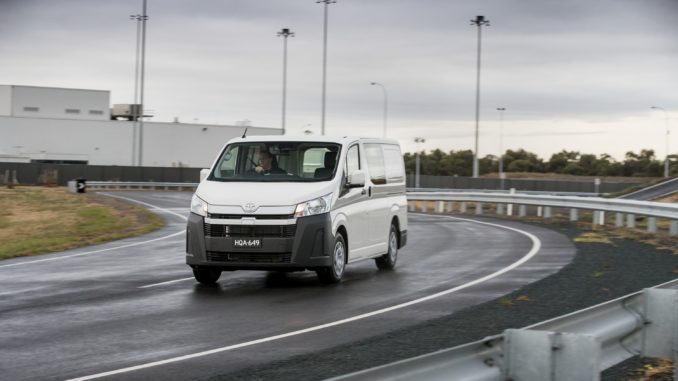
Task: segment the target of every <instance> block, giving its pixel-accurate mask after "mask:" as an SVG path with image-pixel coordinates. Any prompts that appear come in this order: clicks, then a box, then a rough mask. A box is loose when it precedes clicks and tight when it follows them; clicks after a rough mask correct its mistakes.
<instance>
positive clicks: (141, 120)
mask: <svg viewBox="0 0 678 381" xmlns="http://www.w3.org/2000/svg"><path fill="white" fill-rule="evenodd" d="M146 20H148V15H147V14H146V0H143V12H142V13H141V70H140V72H139V78H140V84H139V113H140V114H141V115H139V116H138V117H139V166H143V165H144V108H145V107H144V74H145V71H146Z"/></svg>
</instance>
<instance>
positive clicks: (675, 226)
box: [669, 220, 678, 375]
mask: <svg viewBox="0 0 678 381" xmlns="http://www.w3.org/2000/svg"><path fill="white" fill-rule="evenodd" d="M669 235H670V236H677V235H678V221H676V220H672V221H670V222H669ZM675 374H677V375H678V373H675Z"/></svg>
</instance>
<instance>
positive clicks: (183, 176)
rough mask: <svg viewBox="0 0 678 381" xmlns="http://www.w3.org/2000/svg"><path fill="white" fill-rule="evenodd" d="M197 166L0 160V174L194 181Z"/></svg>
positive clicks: (28, 178)
mask: <svg viewBox="0 0 678 381" xmlns="http://www.w3.org/2000/svg"><path fill="white" fill-rule="evenodd" d="M200 169H201V168H178V167H128V166H109V165H86V164H41V163H0V174H4V173H5V172H7V171H9V172H12V171H16V178H17V181H18V183H19V184H27V185H35V184H44V183H46V182H47V181H46V179H45V176H46V175H47V174H49V175H50V176H49V177H53V173H54V171H56V179H55V180H56V183H57V184H58V185H66V184H67V183H68V181H69V180H73V179H76V178H84V179H87V180H91V181H159V182H179V183H185V182H187V183H197V182H198V181H200Z"/></svg>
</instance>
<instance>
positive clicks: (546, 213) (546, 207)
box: [544, 206, 551, 219]
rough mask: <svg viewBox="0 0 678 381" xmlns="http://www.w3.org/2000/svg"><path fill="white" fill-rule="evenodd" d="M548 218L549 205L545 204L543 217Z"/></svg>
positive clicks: (549, 213) (549, 214) (549, 216)
mask: <svg viewBox="0 0 678 381" xmlns="http://www.w3.org/2000/svg"><path fill="white" fill-rule="evenodd" d="M549 218H551V207H550V206H545V207H544V219H549Z"/></svg>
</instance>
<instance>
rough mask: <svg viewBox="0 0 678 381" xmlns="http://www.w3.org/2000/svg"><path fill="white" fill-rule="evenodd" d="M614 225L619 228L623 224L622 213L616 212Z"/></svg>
mask: <svg viewBox="0 0 678 381" xmlns="http://www.w3.org/2000/svg"><path fill="white" fill-rule="evenodd" d="M614 226H616V227H618V228H621V227H623V226H624V213H616V214H615V218H614Z"/></svg>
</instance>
